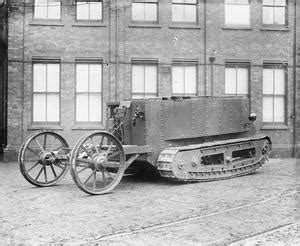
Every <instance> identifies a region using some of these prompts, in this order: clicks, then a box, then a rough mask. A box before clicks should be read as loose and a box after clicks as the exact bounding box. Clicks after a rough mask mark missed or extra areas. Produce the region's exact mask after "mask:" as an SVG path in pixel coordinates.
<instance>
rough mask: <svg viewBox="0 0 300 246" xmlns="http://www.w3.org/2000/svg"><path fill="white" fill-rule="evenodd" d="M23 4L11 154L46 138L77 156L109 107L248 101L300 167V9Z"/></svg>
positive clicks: (245, 4) (205, 1)
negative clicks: (181, 98)
mask: <svg viewBox="0 0 300 246" xmlns="http://www.w3.org/2000/svg"><path fill="white" fill-rule="evenodd" d="M11 2H12V5H13V6H14V8H13V10H12V11H11V13H10V16H9V37H8V38H9V48H8V109H7V110H8V138H7V141H8V145H7V151H13V150H17V149H18V148H19V146H20V145H21V143H22V142H23V140H24V139H25V138H26V136H27V135H29V134H30V133H32V132H33V131H36V130H40V129H53V130H55V131H57V132H59V133H61V134H62V135H63V136H64V137H65V138H66V139H67V140H68V142H70V145H71V146H72V145H73V144H74V143H75V141H76V139H78V137H79V136H81V135H82V134H83V133H84V132H86V131H91V130H97V129H103V128H105V103H106V102H108V101H118V100H123V99H130V98H132V97H135V98H136V97H146V96H158V97H162V96H171V95H182V94H183V95H193V96H194V95H197V96H211V95H213V96H223V95H227V94H237V95H239V94H242V95H247V96H249V98H250V105H251V111H253V112H256V113H257V116H258V117H257V118H258V119H257V121H256V123H255V124H256V127H257V129H258V130H259V132H260V133H261V134H266V135H269V136H271V138H272V140H273V142H274V149H275V151H273V153H272V154H273V156H280V157H292V156H298V157H299V156H300V151H299V146H300V136H299V134H297V132H299V129H300V121H299V119H300V115H299V112H300V102H299V99H300V85H299V79H300V69H299V64H300V55H299V54H300V49H299V45H297V44H298V43H299V40H300V31H299V24H300V19H299V18H300V17H299V16H300V7H299V3H297V1H296V0H287V1H285V0H276V1H273V0H243V1H236V0H198V1H196V0H195V1H193V0H191V1H172V0H160V1H155V0H151V1H150V0H149V1H139V0H135V1H131V0H122V1H121V0H118V1H109V0H103V1H91V2H92V3H91V2H89V3H88V1H78V3H76V1H74V0H65V1H61V3H60V1H54V2H56V3H55V4H54V5H55V6H54V5H53V6H51V5H49V3H48V1H34V0H26V1H25V0H23V1H11ZM94 2H97V3H94ZM296 40H298V42H297V41H296ZM297 48H298V53H296V50H297ZM297 54H298V56H297ZM296 62H297V63H296ZM297 64H298V65H297ZM37 81H44V82H41V83H40V82H39V83H38V82H37ZM49 81H50V82H49ZM81 81H88V83H86V84H87V85H84V83H82V82H81ZM97 81H98V82H97ZM97 83H98V84H97ZM42 84H43V85H42ZM49 102H51V103H49ZM37 105H39V106H37ZM94 105H97V107H95V106H94ZM99 105H101V106H99ZM295 107H297V108H295ZM84 108H86V110H84ZM43 109H44V110H43ZM297 109H298V110H297ZM183 127H184V126H183ZM297 146H298V148H297Z"/></svg>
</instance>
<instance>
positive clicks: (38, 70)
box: [33, 64, 47, 92]
mask: <svg viewBox="0 0 300 246" xmlns="http://www.w3.org/2000/svg"><path fill="white" fill-rule="evenodd" d="M46 71H47V67H46V64H34V65H33V90H34V92H46V86H47V83H46V81H47V72H46Z"/></svg>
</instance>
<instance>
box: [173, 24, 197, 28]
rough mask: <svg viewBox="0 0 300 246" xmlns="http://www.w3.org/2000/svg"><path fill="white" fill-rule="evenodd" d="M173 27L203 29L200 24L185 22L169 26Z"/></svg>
mask: <svg viewBox="0 0 300 246" xmlns="http://www.w3.org/2000/svg"><path fill="white" fill-rule="evenodd" d="M169 28H171V29H201V27H200V26H199V25H185V24H172V25H170V26H169Z"/></svg>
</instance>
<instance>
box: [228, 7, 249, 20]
mask: <svg viewBox="0 0 300 246" xmlns="http://www.w3.org/2000/svg"><path fill="white" fill-rule="evenodd" d="M225 24H226V25H250V7H249V5H225Z"/></svg>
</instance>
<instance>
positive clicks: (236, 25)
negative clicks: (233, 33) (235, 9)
mask: <svg viewBox="0 0 300 246" xmlns="http://www.w3.org/2000/svg"><path fill="white" fill-rule="evenodd" d="M226 1H227V0H224V2H223V3H224V26H225V27H243V28H250V27H251V0H248V4H238V3H226ZM233 1H235V2H236V1H237V0H233ZM228 5H234V6H235V5H248V6H249V23H248V24H240V23H238V24H232V23H226V6H228Z"/></svg>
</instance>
